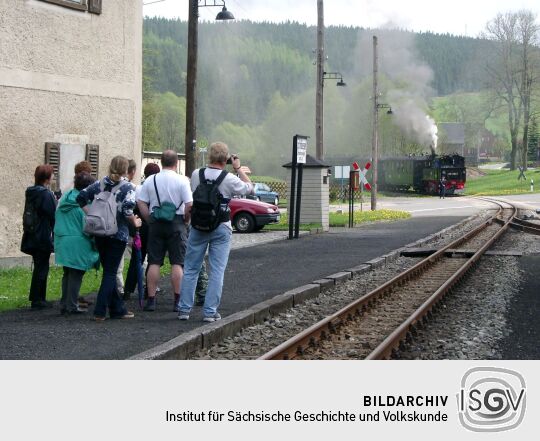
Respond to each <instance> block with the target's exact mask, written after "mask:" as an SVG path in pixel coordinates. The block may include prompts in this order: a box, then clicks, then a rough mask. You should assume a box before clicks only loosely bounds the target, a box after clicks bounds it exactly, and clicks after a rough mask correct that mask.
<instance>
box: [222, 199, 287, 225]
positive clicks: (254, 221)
mask: <svg viewBox="0 0 540 441" xmlns="http://www.w3.org/2000/svg"><path fill="white" fill-rule="evenodd" d="M229 207H230V209H231V222H232V224H233V227H234V228H235V229H236V231H238V232H239V233H251V232H253V231H259V230H261V229H262V228H263V227H264V226H265V225H267V224H274V223H277V222H279V218H280V217H279V210H278V207H276V206H275V205H271V204H267V203H266V202H259V201H254V200H252V199H243V198H242V199H240V198H234V199H231V201H230V202H229Z"/></svg>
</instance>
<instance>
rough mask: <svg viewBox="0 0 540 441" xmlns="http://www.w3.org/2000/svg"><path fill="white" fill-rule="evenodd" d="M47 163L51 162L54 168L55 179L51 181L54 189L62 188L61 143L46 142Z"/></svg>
mask: <svg viewBox="0 0 540 441" xmlns="http://www.w3.org/2000/svg"><path fill="white" fill-rule="evenodd" d="M45 164H50V165H52V166H53V168H54V180H53V181H52V182H51V188H52V189H53V190H54V191H59V190H60V143H59V142H46V143H45Z"/></svg>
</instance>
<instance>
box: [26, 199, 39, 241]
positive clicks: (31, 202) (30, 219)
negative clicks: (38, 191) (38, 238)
mask: <svg viewBox="0 0 540 441" xmlns="http://www.w3.org/2000/svg"><path fill="white" fill-rule="evenodd" d="M37 201H39V202H41V198H34V199H28V198H26V200H25V202H24V212H23V231H24V232H25V233H29V234H34V233H35V232H36V230H37V229H38V227H39V221H40V217H39V214H38V206H37V203H36V202H37Z"/></svg>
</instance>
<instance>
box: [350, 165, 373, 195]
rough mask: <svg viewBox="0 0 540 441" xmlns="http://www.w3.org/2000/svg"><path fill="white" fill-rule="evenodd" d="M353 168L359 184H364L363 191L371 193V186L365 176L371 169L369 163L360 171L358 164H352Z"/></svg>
mask: <svg viewBox="0 0 540 441" xmlns="http://www.w3.org/2000/svg"><path fill="white" fill-rule="evenodd" d="M353 168H354V169H355V170H356V171H357V172H358V175H359V178H360V182H362V184H364V187H365V189H366V190H367V191H371V184H370V183H369V181H368V180H367V178H366V174H367V172H368V170H369V169H370V168H371V162H367V163H366V165H365V166H364V168H363V169H362V170H360V166H359V165H358V162H353Z"/></svg>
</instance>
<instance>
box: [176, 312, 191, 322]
mask: <svg viewBox="0 0 540 441" xmlns="http://www.w3.org/2000/svg"><path fill="white" fill-rule="evenodd" d="M178 320H189V314H188V313H186V312H181V313H180V314H178Z"/></svg>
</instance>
